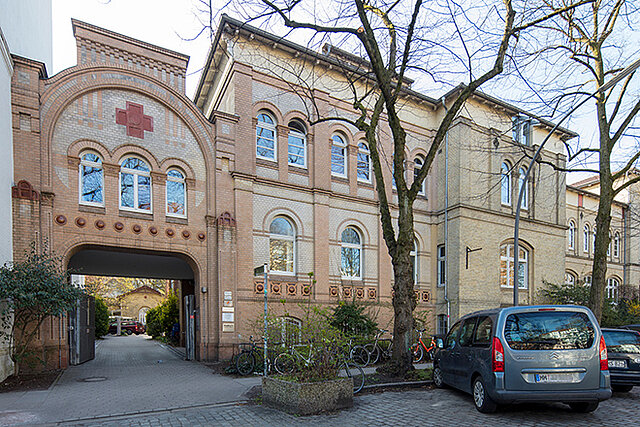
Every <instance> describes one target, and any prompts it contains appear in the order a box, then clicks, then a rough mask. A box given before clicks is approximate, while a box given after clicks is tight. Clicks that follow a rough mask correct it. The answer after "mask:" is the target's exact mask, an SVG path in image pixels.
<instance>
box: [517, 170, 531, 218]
mask: <svg viewBox="0 0 640 427" xmlns="http://www.w3.org/2000/svg"><path fill="white" fill-rule="evenodd" d="M526 173H527V171H526V170H525V169H524V168H520V172H519V174H518V192H520V190H521V189H522V187H524V190H523V191H522V203H520V207H521V208H522V209H528V208H529V186H528V185H527V183H526V181H525V176H526ZM518 194H519V193H518Z"/></svg>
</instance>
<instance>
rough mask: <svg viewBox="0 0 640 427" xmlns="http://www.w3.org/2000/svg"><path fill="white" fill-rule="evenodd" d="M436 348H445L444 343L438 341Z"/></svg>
mask: <svg viewBox="0 0 640 427" xmlns="http://www.w3.org/2000/svg"><path fill="white" fill-rule="evenodd" d="M436 347H438V348H444V342H442V340H438V341H436Z"/></svg>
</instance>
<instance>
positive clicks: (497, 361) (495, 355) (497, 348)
mask: <svg viewBox="0 0 640 427" xmlns="http://www.w3.org/2000/svg"><path fill="white" fill-rule="evenodd" d="M491 354H492V358H491V367H492V368H493V372H504V348H503V347H502V342H500V338H498V337H493V346H492V348H491ZM605 356H606V353H605Z"/></svg>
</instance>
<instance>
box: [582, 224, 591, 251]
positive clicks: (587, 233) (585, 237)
mask: <svg viewBox="0 0 640 427" xmlns="http://www.w3.org/2000/svg"><path fill="white" fill-rule="evenodd" d="M590 240H591V229H590V228H589V224H585V225H584V227H583V228H582V251H583V252H584V253H585V254H588V253H589V241H590Z"/></svg>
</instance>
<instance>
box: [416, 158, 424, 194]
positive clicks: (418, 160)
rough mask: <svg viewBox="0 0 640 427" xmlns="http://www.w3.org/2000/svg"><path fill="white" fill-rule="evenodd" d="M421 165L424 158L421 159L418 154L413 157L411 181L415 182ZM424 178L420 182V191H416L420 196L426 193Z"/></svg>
mask: <svg viewBox="0 0 640 427" xmlns="http://www.w3.org/2000/svg"><path fill="white" fill-rule="evenodd" d="M422 165H424V160H423V159H422V157H420V156H418V157H416V158H415V159H413V181H414V182H415V181H416V180H417V179H418V174H419V173H420V169H422ZM426 181H427V180H426V179H425V180H424V181H422V184H421V185H420V191H418V194H419V195H421V196H424V195H426V194H427V192H426V189H425V183H426Z"/></svg>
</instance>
